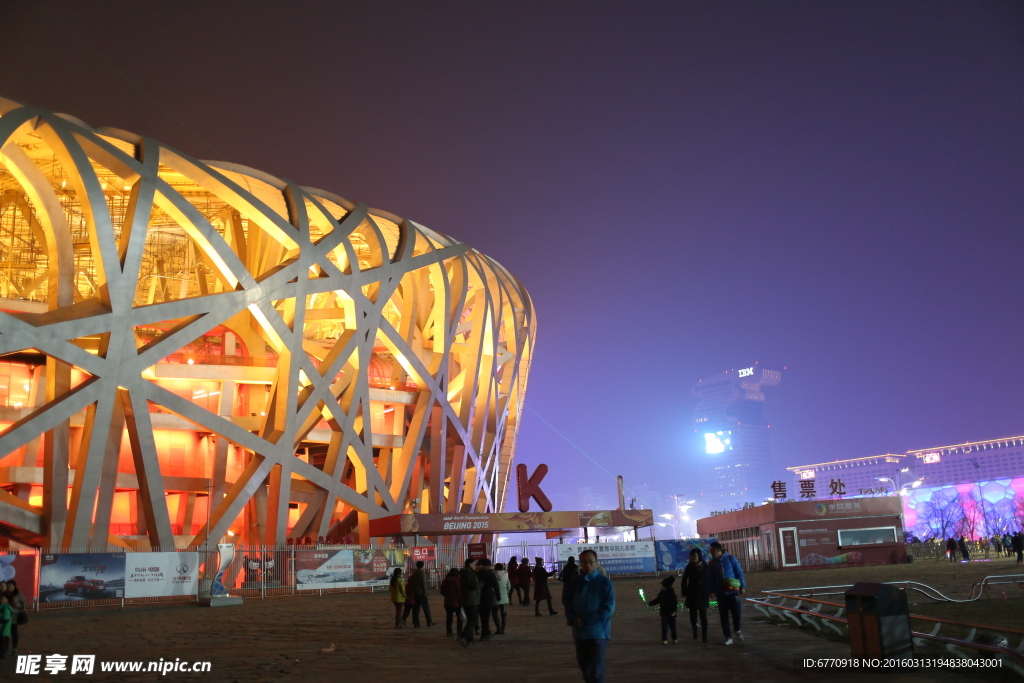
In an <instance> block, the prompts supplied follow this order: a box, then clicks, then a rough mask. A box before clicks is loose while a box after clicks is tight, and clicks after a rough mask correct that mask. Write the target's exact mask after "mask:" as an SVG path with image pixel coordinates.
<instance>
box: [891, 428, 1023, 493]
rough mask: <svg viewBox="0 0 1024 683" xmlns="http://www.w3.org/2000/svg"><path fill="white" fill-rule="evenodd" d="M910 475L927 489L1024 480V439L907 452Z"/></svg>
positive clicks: (969, 443)
mask: <svg viewBox="0 0 1024 683" xmlns="http://www.w3.org/2000/svg"><path fill="white" fill-rule="evenodd" d="M907 459H908V460H912V461H913V462H911V463H909V464H910V466H911V472H912V473H913V474H914V475H916V476H918V477H924V484H925V485H926V486H946V485H949V484H963V483H967V482H977V481H988V480H992V479H1008V478H1012V477H1019V476H1024V436H1011V437H1009V438H1006V439H990V440H988V441H974V442H968V443H961V444H956V445H953V446H939V447H936V448H924V449H921V450H916V451H907Z"/></svg>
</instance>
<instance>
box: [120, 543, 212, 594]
mask: <svg viewBox="0 0 1024 683" xmlns="http://www.w3.org/2000/svg"><path fill="white" fill-rule="evenodd" d="M125 558H126V561H125V577H124V596H125V597H126V598H157V597H166V596H169V595H196V594H197V593H198V592H199V553H126V554H125Z"/></svg>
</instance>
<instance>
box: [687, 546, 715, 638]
mask: <svg viewBox="0 0 1024 683" xmlns="http://www.w3.org/2000/svg"><path fill="white" fill-rule="evenodd" d="M709 585H710V576H709V574H708V563H707V562H705V561H704V553H703V552H701V551H700V549H698V548H694V549H693V550H691V551H690V561H689V562H687V563H686V569H684V570H683V585H682V590H683V606H684V607H686V609H687V610H688V611H689V612H690V628H692V629H693V639H694V640H697V621H698V619H699V620H700V637H701V642H704V643H706V642H708V606H709V605H710V603H711V601H710V600H709V599H708V588H709Z"/></svg>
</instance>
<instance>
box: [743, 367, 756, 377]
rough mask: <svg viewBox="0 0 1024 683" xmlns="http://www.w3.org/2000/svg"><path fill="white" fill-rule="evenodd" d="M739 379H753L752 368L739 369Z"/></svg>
mask: <svg viewBox="0 0 1024 683" xmlns="http://www.w3.org/2000/svg"><path fill="white" fill-rule="evenodd" d="M739 374H740V377H753V376H754V368H740V373H739Z"/></svg>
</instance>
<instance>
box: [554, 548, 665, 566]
mask: <svg viewBox="0 0 1024 683" xmlns="http://www.w3.org/2000/svg"><path fill="white" fill-rule="evenodd" d="M557 547H558V561H559V562H565V561H566V560H567V559H569V558H570V557H576V558H579V554H580V553H581V552H583V551H584V550H593V551H594V552H595V553H597V561H598V563H600V564H601V566H603V567H604V568H605V571H607V572H608V573H609V574H634V573H642V572H653V571H654V570H655V563H654V541H632V542H627V543H568V544H559V545H558V546H557Z"/></svg>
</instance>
